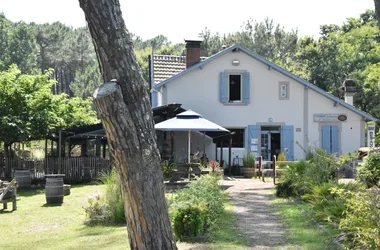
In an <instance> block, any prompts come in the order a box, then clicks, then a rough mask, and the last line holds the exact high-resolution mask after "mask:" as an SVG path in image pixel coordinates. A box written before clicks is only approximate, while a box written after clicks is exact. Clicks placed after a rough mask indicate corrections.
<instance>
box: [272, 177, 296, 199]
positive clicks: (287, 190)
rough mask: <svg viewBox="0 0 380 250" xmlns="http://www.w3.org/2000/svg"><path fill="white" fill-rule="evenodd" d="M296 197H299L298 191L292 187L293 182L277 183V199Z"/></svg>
mask: <svg viewBox="0 0 380 250" xmlns="http://www.w3.org/2000/svg"><path fill="white" fill-rule="evenodd" d="M296 195H297V193H296V190H295V188H294V186H293V185H292V183H291V181H289V180H287V181H284V180H282V181H280V182H279V183H277V186H276V196H277V197H283V198H287V197H292V196H296Z"/></svg>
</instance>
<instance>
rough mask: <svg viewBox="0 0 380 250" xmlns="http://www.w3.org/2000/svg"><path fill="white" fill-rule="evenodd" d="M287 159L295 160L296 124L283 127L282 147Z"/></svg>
mask: <svg viewBox="0 0 380 250" xmlns="http://www.w3.org/2000/svg"><path fill="white" fill-rule="evenodd" d="M281 151H282V152H284V153H285V155H286V160H288V161H294V126H293V125H284V126H283V127H282V147H281Z"/></svg>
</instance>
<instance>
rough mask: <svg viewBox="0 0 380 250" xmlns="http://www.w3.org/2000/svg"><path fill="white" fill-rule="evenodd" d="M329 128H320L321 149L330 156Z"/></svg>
mask: <svg viewBox="0 0 380 250" xmlns="http://www.w3.org/2000/svg"><path fill="white" fill-rule="evenodd" d="M330 132H331V129H330V126H327V125H325V126H323V127H322V148H323V149H324V150H326V152H327V153H328V154H331V137H330Z"/></svg>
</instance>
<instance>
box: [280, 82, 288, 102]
mask: <svg viewBox="0 0 380 250" xmlns="http://www.w3.org/2000/svg"><path fill="white" fill-rule="evenodd" d="M278 86H279V89H278V90H279V93H278V96H279V99H280V100H289V82H279V85H278Z"/></svg>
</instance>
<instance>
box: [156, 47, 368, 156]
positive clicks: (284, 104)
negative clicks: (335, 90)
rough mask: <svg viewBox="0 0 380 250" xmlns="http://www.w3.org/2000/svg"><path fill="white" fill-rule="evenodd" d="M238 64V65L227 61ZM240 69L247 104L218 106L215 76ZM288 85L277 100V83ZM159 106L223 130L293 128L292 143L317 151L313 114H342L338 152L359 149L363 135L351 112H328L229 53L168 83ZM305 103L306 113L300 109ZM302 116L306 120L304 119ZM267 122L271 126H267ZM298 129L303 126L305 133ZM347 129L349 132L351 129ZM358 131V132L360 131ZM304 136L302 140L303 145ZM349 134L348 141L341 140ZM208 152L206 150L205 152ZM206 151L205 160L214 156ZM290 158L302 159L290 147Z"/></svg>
mask: <svg viewBox="0 0 380 250" xmlns="http://www.w3.org/2000/svg"><path fill="white" fill-rule="evenodd" d="M233 60H239V61H240V64H239V66H233V65H232V63H231V62H232V61H233ZM225 70H227V71H234V70H238V71H239V70H240V71H241V70H243V71H245V70H246V71H248V72H250V104H248V105H243V104H240V105H239V104H238V105H237V104H223V103H221V102H220V99H219V98H220V79H219V78H220V77H219V75H220V72H222V71H225ZM280 81H287V82H289V93H290V94H289V97H290V98H289V100H279V82H280ZM161 91H162V95H163V99H162V100H163V104H167V103H173V102H176V103H181V104H182V107H183V108H185V109H192V110H194V111H195V112H198V113H200V114H202V115H203V117H205V118H206V119H209V120H211V121H213V122H215V123H217V124H219V125H221V126H223V127H227V128H246V127H247V126H248V125H256V124H259V125H264V124H268V125H277V124H278V125H293V126H294V128H295V129H296V128H300V129H301V132H296V131H294V141H297V142H298V143H299V144H300V145H303V146H304V145H306V144H307V142H308V141H309V142H310V143H314V142H316V143H317V144H318V145H317V146H320V145H319V143H320V134H319V129H320V128H319V126H320V125H319V124H318V123H316V122H314V121H313V114H314V113H343V114H347V116H348V120H347V121H346V122H343V123H341V127H342V130H341V131H342V133H343V135H342V136H341V149H342V153H348V152H352V151H354V150H356V149H357V148H358V147H359V146H361V136H360V133H363V134H364V125H363V124H364V122H363V121H361V117H360V116H359V115H357V114H356V113H354V112H352V111H350V110H348V109H346V108H344V107H342V106H339V105H338V106H337V107H334V103H333V101H331V100H330V99H328V98H326V97H324V96H322V95H320V94H319V93H317V92H315V91H313V90H310V89H309V90H307V94H306V95H305V87H304V85H302V84H300V83H299V82H296V81H294V80H292V79H290V78H288V77H287V76H285V75H283V74H281V73H279V72H278V71H276V70H274V69H270V68H268V66H267V65H265V64H263V63H261V62H259V61H257V60H255V59H254V58H252V57H251V56H249V55H247V54H245V53H244V52H229V53H227V54H225V55H222V56H220V57H218V58H216V60H213V61H211V62H209V63H207V64H206V65H204V67H203V69H196V70H193V71H191V72H188V73H186V74H184V75H182V76H181V77H179V78H177V79H174V80H172V81H171V82H169V83H168V84H166V85H165V86H164V87H163V88H162V89H161ZM304 98H308V105H307V106H308V110H306V109H305V107H304ZM304 114H305V115H306V116H307V117H308V119H307V121H306V119H304V117H305V116H304ZM269 118H272V119H273V122H269V120H268V119H269ZM304 125H307V127H306V130H305V127H304ZM351 128H352V129H351ZM361 129H363V131H360V130H361ZM305 133H307V135H308V138H309V139H308V140H304V138H305ZM347 134H349V136H347ZM210 150H211V149H210ZM214 151H215V150H211V151H210V152H209V153H208V155H214V154H215V153H214ZM294 156H295V158H296V159H300V158H303V157H304V152H303V150H302V149H301V148H300V147H299V146H296V145H295V146H294Z"/></svg>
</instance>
